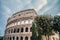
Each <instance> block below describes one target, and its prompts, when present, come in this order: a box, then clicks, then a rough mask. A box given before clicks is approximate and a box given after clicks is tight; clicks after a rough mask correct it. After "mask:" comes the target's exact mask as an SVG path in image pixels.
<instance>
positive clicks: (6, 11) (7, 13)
mask: <svg viewBox="0 0 60 40" xmlns="http://www.w3.org/2000/svg"><path fill="white" fill-rule="evenodd" d="M11 13H12V10H11V9H10V8H9V7H7V6H5V5H3V16H4V17H5V18H8V17H9V16H11Z"/></svg>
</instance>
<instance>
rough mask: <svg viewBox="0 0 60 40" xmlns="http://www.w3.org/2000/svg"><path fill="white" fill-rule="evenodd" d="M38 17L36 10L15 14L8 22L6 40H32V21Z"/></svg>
mask: <svg viewBox="0 0 60 40" xmlns="http://www.w3.org/2000/svg"><path fill="white" fill-rule="evenodd" d="M36 16H37V14H36V12H35V10H34V9H28V10H23V11H20V12H17V13H15V14H13V15H12V16H11V17H10V18H9V19H8V21H7V26H6V30H5V35H4V40H30V39H31V36H32V32H31V27H32V25H31V24H32V21H33V20H34V18H35V17H36Z"/></svg>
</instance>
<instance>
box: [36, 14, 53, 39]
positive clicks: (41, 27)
mask: <svg viewBox="0 0 60 40" xmlns="http://www.w3.org/2000/svg"><path fill="white" fill-rule="evenodd" d="M35 23H36V27H37V31H38V35H40V36H41V35H45V36H48V39H46V40H49V36H50V35H52V34H53V27H52V26H53V18H52V17H51V16H47V15H40V16H37V17H36V18H35Z"/></svg>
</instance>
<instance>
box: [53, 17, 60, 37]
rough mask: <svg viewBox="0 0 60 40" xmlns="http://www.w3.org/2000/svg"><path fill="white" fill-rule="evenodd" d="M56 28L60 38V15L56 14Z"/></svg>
mask: <svg viewBox="0 0 60 40" xmlns="http://www.w3.org/2000/svg"><path fill="white" fill-rule="evenodd" d="M53 23H54V29H55V31H56V32H57V31H58V32H59V38H60V16H54V21H53Z"/></svg>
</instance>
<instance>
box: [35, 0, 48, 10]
mask: <svg viewBox="0 0 60 40" xmlns="http://www.w3.org/2000/svg"><path fill="white" fill-rule="evenodd" d="M46 4H47V0H42V2H41V3H40V4H39V5H38V7H37V8H36V11H39V10H40V9H41V8H42V7H43V6H44V5H46Z"/></svg>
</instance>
